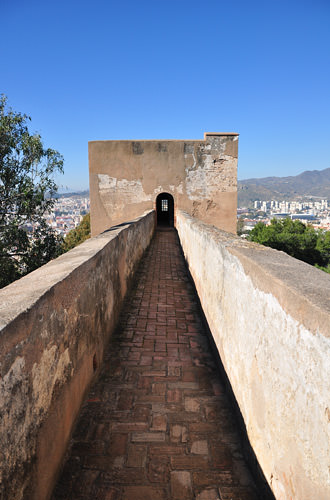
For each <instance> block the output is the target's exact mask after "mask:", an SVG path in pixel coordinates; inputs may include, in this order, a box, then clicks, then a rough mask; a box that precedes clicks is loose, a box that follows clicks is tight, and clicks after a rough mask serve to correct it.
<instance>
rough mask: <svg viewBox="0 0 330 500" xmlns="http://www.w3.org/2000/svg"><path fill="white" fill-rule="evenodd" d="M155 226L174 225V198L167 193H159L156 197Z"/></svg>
mask: <svg viewBox="0 0 330 500" xmlns="http://www.w3.org/2000/svg"><path fill="white" fill-rule="evenodd" d="M156 213H157V226H170V227H172V226H174V199H173V196H172V195H171V194H169V193H161V194H159V195H158V196H157V199H156Z"/></svg>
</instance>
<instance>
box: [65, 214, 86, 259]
mask: <svg viewBox="0 0 330 500" xmlns="http://www.w3.org/2000/svg"><path fill="white" fill-rule="evenodd" d="M90 237H91V224H90V214H86V215H85V216H84V217H83V219H82V221H81V223H80V224H79V226H77V227H76V228H75V229H72V230H71V231H70V232H69V233H68V234H67V235H66V237H65V238H64V242H63V245H62V251H63V253H64V252H68V251H69V250H71V248H74V247H76V246H77V245H80V243H82V242H83V241H85V240H87V239H88V238H90Z"/></svg>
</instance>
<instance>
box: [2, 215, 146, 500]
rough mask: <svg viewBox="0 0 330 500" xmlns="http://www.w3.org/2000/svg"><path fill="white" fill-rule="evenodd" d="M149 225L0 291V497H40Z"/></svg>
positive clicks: (83, 249)
mask: <svg viewBox="0 0 330 500" xmlns="http://www.w3.org/2000/svg"><path fill="white" fill-rule="evenodd" d="M154 228H155V214H154V212H153V211H152V212H148V213H147V214H145V215H144V216H143V217H141V218H139V219H136V220H134V221H133V222H130V223H127V224H125V223H124V224H122V225H121V226H120V227H114V228H111V229H110V230H108V231H106V232H104V233H103V234H101V235H99V236H98V237H96V238H92V239H91V240H88V241H86V242H85V243H83V244H81V245H79V246H78V247H76V248H75V249H73V250H71V251H70V252H68V253H67V254H65V255H62V256H61V257H59V258H58V259H56V260H54V261H52V262H50V263H48V264H46V265H45V266H43V267H42V268H40V269H38V270H36V271H34V272H33V273H31V274H29V275H28V276H25V277H24V278H22V279H20V280H19V281H17V282H15V283H13V284H11V285H9V286H7V287H6V288H4V289H2V290H1V291H0V498H1V499H9V498H10V499H11V500H21V499H24V500H30V499H34V500H41V499H42V500H46V499H47V498H49V496H50V494H51V491H52V487H53V484H54V480H55V479H56V475H57V473H58V470H59V467H60V465H61V461H62V458H63V454H64V453H65V449H66V447H67V444H68V440H69V438H70V434H71V430H72V426H73V424H74V421H75V418H76V416H77V414H78V411H79V408H80V405H81V402H82V399H83V397H84V394H85V393H86V390H87V389H88V387H89V385H90V383H91V381H92V380H93V377H94V376H95V372H97V367H98V366H99V365H100V363H101V361H102V357H103V351H104V347H105V345H106V343H107V342H108V340H109V338H110V336H111V333H112V331H113V330H114V328H115V326H116V323H117V320H118V316H119V313H120V309H121V305H122V301H123V298H124V296H125V293H126V290H127V287H128V286H129V283H130V281H131V279H132V276H133V273H134V270H135V268H136V266H137V264H138V262H139V260H140V259H141V256H142V254H143V252H144V251H145V249H146V248H147V246H148V245H149V243H150V240H151V237H152V235H153V232H154Z"/></svg>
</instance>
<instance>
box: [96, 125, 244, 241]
mask: <svg viewBox="0 0 330 500" xmlns="http://www.w3.org/2000/svg"><path fill="white" fill-rule="evenodd" d="M237 156H238V134H233V133H230V134H225V133H224V134H222V133H220V134H219V133H206V134H205V136H204V140H200V141H199V140H187V141H184V140H182V141H181V140H172V141H171V140H167V141H166V140H162V141H156V140H155V141H92V142H89V171H90V201H91V226H92V235H96V234H99V233H100V232H102V231H104V230H105V229H107V228H109V227H111V226H112V225H114V224H118V223H122V222H124V221H129V220H130V219H132V218H135V217H138V216H139V215H140V214H141V213H143V212H144V211H145V210H148V209H153V208H156V198H157V195H158V194H160V193H163V192H166V193H169V194H171V195H172V196H173V198H174V209H175V210H176V209H177V208H180V209H183V210H185V211H187V212H188V213H189V214H191V215H193V216H194V217H197V218H199V219H201V220H203V221H205V222H207V223H209V224H214V225H215V226H217V227H219V228H221V229H224V230H226V231H229V232H232V233H234V232H236V208H237ZM174 215H175V214H174Z"/></svg>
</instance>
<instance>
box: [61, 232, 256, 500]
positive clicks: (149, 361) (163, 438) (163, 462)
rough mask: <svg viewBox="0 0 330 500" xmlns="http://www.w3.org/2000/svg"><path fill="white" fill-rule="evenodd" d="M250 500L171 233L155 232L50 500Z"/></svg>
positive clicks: (219, 384) (246, 477) (218, 384)
mask: <svg viewBox="0 0 330 500" xmlns="http://www.w3.org/2000/svg"><path fill="white" fill-rule="evenodd" d="M192 498H197V499H199V500H215V499H221V500H230V499H232V500H257V499H258V498H259V496H258V494H257V493H256V490H255V487H254V483H253V480H252V478H251V476H250V474H249V471H248V469H247V466H246V464H245V462H244V460H243V456H242V453H241V450H240V440H239V436H238V434H237V432H236V430H235V420H234V417H233V414H232V410H231V408H230V404H229V402H228V400H227V396H226V394H225V392H224V387H223V385H222V382H221V379H220V378H219V375H218V372H217V369H216V366H215V362H214V360H213V357H212V352H211V350H210V347H209V344H208V340H207V336H206V332H205V329H204V327H203V323H202V321H201V318H200V317H199V308H198V302H197V298H196V296H195V291H194V289H193V286H192V284H191V282H190V279H189V276H188V274H187V271H186V267H185V263H184V259H183V257H182V255H181V252H180V244H179V241H178V238H177V234H176V232H175V231H174V230H168V231H157V233H156V235H155V238H154V239H153V241H152V243H151V246H150V248H149V250H148V252H147V255H146V256H145V258H144V259H143V261H142V263H141V265H140V268H139V271H138V273H137V282H136V286H135V288H134V290H133V291H132V293H131V295H130V297H129V300H128V301H127V302H126V306H125V307H124V310H123V313H122V315H121V323H120V327H119V328H118V330H117V332H116V334H115V335H114V336H113V339H112V342H111V344H110V346H109V348H108V351H107V353H106V357H105V362H104V365H103V367H102V370H101V374H100V377H99V379H98V381H97V383H96V384H95V385H94V386H93V388H92V390H91V392H90V394H89V396H88V398H87V400H86V402H85V404H84V406H83V409H82V412H81V415H80V419H79V422H78V424H77V427H76V431H75V433H74V435H73V439H72V446H71V450H70V452H69V454H68V458H67V462H66V464H65V466H64V470H63V473H62V476H61V478H60V480H59V482H58V484H57V486H56V488H55V492H54V495H53V500H64V499H67V500H69V499H70V500H75V499H81V500H83V499H85V500H87V499H88V500H91V499H95V500H96V499H102V500H131V499H132V500H140V499H141V500H161V499H162V500H165V499H178V500H179V499H180V500H184V499H192Z"/></svg>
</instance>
